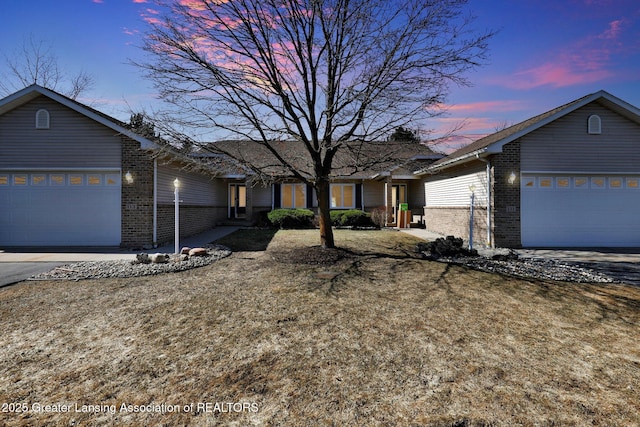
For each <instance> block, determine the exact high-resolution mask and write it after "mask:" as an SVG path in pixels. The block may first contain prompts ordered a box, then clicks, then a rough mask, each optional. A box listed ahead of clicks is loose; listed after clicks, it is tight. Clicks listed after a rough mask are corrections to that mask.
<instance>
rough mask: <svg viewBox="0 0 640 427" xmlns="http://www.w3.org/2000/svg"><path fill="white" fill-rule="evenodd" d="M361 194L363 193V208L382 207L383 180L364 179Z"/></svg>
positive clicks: (383, 195)
mask: <svg viewBox="0 0 640 427" xmlns="http://www.w3.org/2000/svg"><path fill="white" fill-rule="evenodd" d="M362 194H363V195H364V209H365V210H372V209H376V208H380V207H384V199H385V194H384V182H381V181H365V182H364V183H363V185H362Z"/></svg>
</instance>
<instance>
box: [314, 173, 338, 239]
mask: <svg viewBox="0 0 640 427" xmlns="http://www.w3.org/2000/svg"><path fill="white" fill-rule="evenodd" d="M329 185H330V184H329V178H321V179H320V180H318V184H317V187H316V192H317V198H318V214H319V216H320V244H321V245H322V247H323V248H325V249H326V248H335V247H336V244H335V242H334V240H333V228H332V226H331V215H330V212H331V204H330V200H331V193H330V188H331V187H330V186H329Z"/></svg>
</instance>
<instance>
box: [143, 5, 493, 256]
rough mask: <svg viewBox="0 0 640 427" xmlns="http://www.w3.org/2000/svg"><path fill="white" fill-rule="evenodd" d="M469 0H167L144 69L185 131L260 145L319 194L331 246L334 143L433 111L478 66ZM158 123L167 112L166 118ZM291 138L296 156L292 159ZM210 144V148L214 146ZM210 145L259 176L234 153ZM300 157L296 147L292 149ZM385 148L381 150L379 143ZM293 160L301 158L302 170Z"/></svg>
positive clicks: (353, 142) (359, 139)
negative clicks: (213, 133) (225, 135)
mask: <svg viewBox="0 0 640 427" xmlns="http://www.w3.org/2000/svg"><path fill="white" fill-rule="evenodd" d="M465 4H466V0H194V1H190V2H182V1H180V2H178V1H175V2H165V3H163V4H162V5H161V6H162V12H161V16H162V18H163V19H162V20H161V22H160V23H158V24H154V25H152V29H151V31H150V32H149V33H148V35H147V37H146V39H145V44H144V49H145V51H146V52H148V53H149V54H150V59H149V61H148V62H146V63H138V64H136V65H138V66H140V67H142V68H143V69H144V70H145V71H146V74H147V76H148V77H150V78H151V79H152V80H153V81H154V83H155V84H156V85H157V88H158V89H159V91H160V96H161V97H162V98H163V99H165V100H167V101H169V102H170V103H172V104H174V105H175V106H177V107H178V108H177V109H175V108H174V109H173V110H172V113H171V117H172V119H173V120H174V121H175V123H177V124H178V125H179V126H180V127H182V128H189V129H200V130H202V132H203V134H202V135H201V137H204V136H206V135H207V132H208V131H210V130H217V131H221V130H222V131H227V132H228V134H229V135H230V136H232V137H233V138H235V139H239V140H240V139H242V140H245V141H251V142H253V143H255V144H259V145H260V146H261V147H262V148H263V149H264V150H265V151H266V152H268V153H270V155H271V156H272V158H273V159H274V160H275V161H276V162H278V163H279V165H281V166H282V167H283V168H284V170H286V171H288V172H289V173H290V175H291V176H293V177H295V178H297V179H299V180H301V181H303V182H306V183H308V184H312V185H313V187H314V188H315V190H316V195H317V199H318V200H317V201H318V208H319V219H320V238H321V244H322V246H323V247H334V239H333V231H332V229H331V222H330V217H329V211H330V193H329V190H330V186H329V185H330V184H329V183H330V176H331V173H332V169H333V168H334V159H335V158H336V154H337V153H338V152H339V151H341V150H348V151H350V152H351V153H356V155H353V156H352V157H353V158H354V159H364V157H363V156H358V155H357V153H358V152H359V146H358V144H367V143H371V142H372V141H376V140H384V139H389V138H388V136H389V134H391V133H392V132H393V130H394V129H395V128H397V127H398V126H406V125H409V124H411V123H413V122H415V121H416V120H418V119H424V118H426V117H429V116H433V115H434V114H437V113H438V112H437V111H436V110H435V107H436V105H437V104H438V103H440V102H442V101H443V99H444V97H445V95H446V94H447V92H448V88H449V85H450V84H452V83H453V84H459V85H464V84H467V83H468V82H467V80H466V79H465V77H464V73H465V72H466V71H468V70H469V69H471V68H474V67H476V66H478V65H480V61H481V60H482V59H483V58H484V55H485V53H486V50H487V42H488V40H489V38H490V37H491V36H492V33H490V32H485V33H478V32H474V31H473V30H471V29H470V25H471V23H472V22H473V19H471V18H469V17H467V16H465V14H464V10H463V9H464V6H465ZM164 120H165V123H166V118H165V119H164ZM282 141H291V142H290V144H291V143H295V144H297V145H298V148H299V147H303V150H301V151H302V152H303V154H304V159H300V158H296V159H295V160H294V159H292V158H291V156H290V154H291V152H292V150H291V149H290V147H291V146H290V145H289V144H283V143H282ZM212 147H213V148H212ZM224 147H228V145H224V146H216V144H211V145H209V146H208V148H209V149H213V150H216V151H219V152H222V153H224V154H226V155H229V156H231V157H233V158H235V159H236V160H237V161H239V162H242V163H243V164H245V167H246V168H247V169H249V170H252V171H254V172H256V174H258V175H259V174H260V171H261V165H256V164H252V163H251V161H250V160H249V158H248V157H247V156H242V155H241V153H240V152H239V151H238V150H229V149H225V148H224ZM294 151H295V152H296V153H299V152H300V150H294ZM383 151H384V148H383ZM300 164H306V165H308V166H309V171H310V173H305V171H302V170H301V168H300Z"/></svg>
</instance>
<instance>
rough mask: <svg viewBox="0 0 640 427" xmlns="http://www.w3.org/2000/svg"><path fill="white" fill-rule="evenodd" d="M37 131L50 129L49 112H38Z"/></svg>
mask: <svg viewBox="0 0 640 427" xmlns="http://www.w3.org/2000/svg"><path fill="white" fill-rule="evenodd" d="M36 129H49V112H48V111H47V110H38V111H37V112H36Z"/></svg>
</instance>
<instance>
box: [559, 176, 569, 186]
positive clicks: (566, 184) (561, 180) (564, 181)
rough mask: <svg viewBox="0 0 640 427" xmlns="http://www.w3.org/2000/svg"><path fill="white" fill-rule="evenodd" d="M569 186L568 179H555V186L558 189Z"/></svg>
mask: <svg viewBox="0 0 640 427" xmlns="http://www.w3.org/2000/svg"><path fill="white" fill-rule="evenodd" d="M569 184H570V180H569V178H565V177H559V178H557V179H556V185H557V187H558V188H560V189H562V188H569V187H570V185H569Z"/></svg>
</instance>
